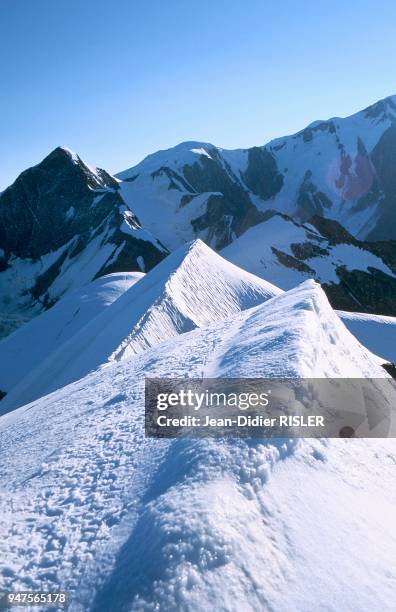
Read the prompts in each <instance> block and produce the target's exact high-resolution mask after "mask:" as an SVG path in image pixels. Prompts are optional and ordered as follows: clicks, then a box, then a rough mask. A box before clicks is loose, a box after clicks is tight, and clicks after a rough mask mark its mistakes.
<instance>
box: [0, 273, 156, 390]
mask: <svg viewBox="0 0 396 612" xmlns="http://www.w3.org/2000/svg"><path fill="white" fill-rule="evenodd" d="M143 276H144V274H142V273H141V272H123V273H114V274H108V275H106V276H102V277H101V278H98V279H96V280H95V281H92V282H91V283H88V284H87V285H85V286H84V287H83V288H82V289H78V290H76V291H74V292H72V293H70V294H69V295H67V296H66V297H64V298H63V299H61V300H60V301H59V302H58V303H57V304H55V306H54V307H53V308H51V309H50V310H48V311H47V312H44V313H42V314H41V315H39V316H38V317H36V318H34V319H32V320H31V321H29V322H28V323H26V324H25V325H23V326H22V327H21V328H20V329H18V330H17V331H16V332H14V333H13V334H11V335H10V336H8V337H7V338H5V339H4V340H3V341H2V342H0V362H1V364H2V365H1V370H0V389H1V390H2V391H3V392H7V393H8V392H9V391H10V390H11V389H12V388H13V387H14V386H15V385H16V384H17V383H18V382H19V381H21V380H22V379H23V378H24V377H25V376H26V375H27V374H28V373H29V372H30V370H31V369H32V368H35V367H37V364H39V363H41V362H42V361H43V360H44V359H46V358H48V357H49V356H50V354H51V353H52V352H53V351H54V350H55V349H57V348H59V347H60V346H61V345H62V344H63V343H64V342H66V341H67V340H69V339H70V338H71V337H72V336H74V335H75V334H76V333H77V332H78V331H80V329H82V328H83V327H84V326H85V325H87V323H89V322H90V321H92V319H94V318H95V317H96V316H98V315H99V314H100V313H101V312H103V310H104V309H105V308H106V307H108V306H109V305H110V304H112V303H113V302H114V301H115V300H116V299H117V298H118V297H119V296H120V295H122V293H124V292H125V291H126V290H127V289H129V288H130V287H131V286H132V285H134V284H135V283H136V282H137V281H138V280H140V279H141V278H142V277H143Z"/></svg>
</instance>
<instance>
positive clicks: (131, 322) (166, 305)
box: [0, 240, 282, 410]
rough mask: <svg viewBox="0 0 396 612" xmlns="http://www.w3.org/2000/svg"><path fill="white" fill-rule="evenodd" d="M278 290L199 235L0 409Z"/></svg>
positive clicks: (69, 343)
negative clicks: (239, 265) (197, 238)
mask: <svg viewBox="0 0 396 612" xmlns="http://www.w3.org/2000/svg"><path fill="white" fill-rule="evenodd" d="M280 293H282V291H281V290H280V289H278V288H277V287H275V286H274V285H271V284H270V283H267V282H266V281H264V280H262V279H260V278H257V277H255V276H253V275H252V274H250V273H248V272H245V271H244V270H241V269H240V268H238V267H236V266H235V265H233V264H232V263H230V262H228V261H226V260H225V259H223V258H222V257H221V256H220V255H218V254H216V253H215V252H214V251H212V250H211V249H210V248H209V247H208V246H207V245H205V244H204V243H203V242H202V241H201V240H195V241H193V242H191V243H189V244H187V245H183V246H182V247H180V249H178V250H177V251H175V252H174V253H172V254H171V255H169V256H168V257H167V258H166V259H165V260H164V261H162V262H161V263H160V264H159V265H158V266H156V267H155V268H154V269H153V270H151V271H150V272H149V273H148V274H146V276H144V277H143V278H142V279H141V280H140V281H139V282H138V283H136V284H135V285H134V286H132V287H131V288H130V289H128V290H127V291H125V292H124V293H123V295H121V296H120V297H119V298H118V299H117V300H116V301H115V302H113V304H111V306H109V307H108V308H106V309H105V310H104V311H103V312H101V313H100V314H99V315H98V316H96V317H95V318H93V320H91V321H90V322H89V323H88V324H87V325H85V326H84V327H83V328H82V329H81V330H80V331H79V332H78V333H76V334H75V335H73V337H71V338H70V339H69V340H67V341H65V342H63V343H62V344H61V345H60V346H59V347H57V349H56V350H53V351H51V352H50V354H49V355H48V356H47V357H46V359H44V361H43V362H42V363H40V364H39V365H38V366H37V367H36V368H35V369H33V370H31V372H30V373H29V374H28V375H27V376H26V377H25V379H24V380H22V381H21V382H20V384H19V385H18V386H17V387H16V388H15V389H14V390H13V391H11V392H10V394H9V395H7V397H6V398H5V399H4V400H3V401H2V403H1V408H2V410H8V409H10V408H14V407H15V406H20V405H22V404H25V403H27V402H28V401H31V400H33V399H36V398H37V397H40V396H41V395H44V394H46V393H49V392H50V391H53V390H54V389H57V388H59V387H61V386H64V385H65V384H68V383H70V382H72V381H73V380H76V379H78V378H81V377H82V376H84V375H85V374H87V373H88V372H89V371H91V370H93V369H95V368H97V367H98V366H101V365H103V364H105V363H107V362H109V361H114V360H120V359H125V358H126V357H128V356H131V355H133V354H136V353H139V352H141V351H144V350H146V349H148V348H149V347H151V346H154V345H155V344H158V343H160V342H164V341H165V340H168V339H169V338H173V337H175V336H177V335H178V334H182V333H185V332H187V331H190V330H192V329H194V328H196V327H205V326H207V325H209V324H210V323H212V322H214V321H219V320H221V319H225V318H227V317H230V316H231V315H233V314H235V313H237V312H240V311H241V310H246V309H248V308H251V307H252V306H255V305H257V304H260V303H262V302H264V301H266V300H268V299H270V298H272V297H273V296H275V295H279V294H280ZM38 341H39V339H38ZM0 351H1V345H0ZM0 354H1V352H0Z"/></svg>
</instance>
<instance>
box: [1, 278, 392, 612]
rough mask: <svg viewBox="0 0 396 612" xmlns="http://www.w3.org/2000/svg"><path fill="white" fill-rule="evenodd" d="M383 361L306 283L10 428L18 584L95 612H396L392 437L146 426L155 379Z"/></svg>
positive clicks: (36, 410) (337, 372) (26, 414)
mask: <svg viewBox="0 0 396 612" xmlns="http://www.w3.org/2000/svg"><path fill="white" fill-rule="evenodd" d="M146 278H147V277H146ZM379 363H380V360H379V359H378V358H377V357H376V356H374V355H372V354H371V353H370V352H369V351H368V350H367V349H365V348H364V347H362V346H361V345H360V344H359V343H358V341H357V340H356V339H355V338H354V337H353V336H352V335H351V334H350V333H349V332H348V331H347V329H346V328H345V326H344V325H343V324H342V322H341V321H340V319H339V318H338V317H337V315H336V314H335V313H334V312H333V311H332V309H331V308H330V306H329V304H328V302H327V299H326V297H325V295H324V293H323V292H322V290H321V289H320V287H319V286H318V285H317V284H315V283H313V282H307V283H304V284H303V285H301V286H300V287H297V288H296V289H295V290H292V291H289V292H287V293H284V294H282V295H279V296H276V297H274V298H273V299H271V300H269V301H267V302H265V303H264V304H261V305H259V306H256V307H254V308H252V309H249V310H246V311H244V312H240V313H237V314H234V315H233V316H232V317H230V318H228V319H227V320H225V321H221V322H217V323H214V324H212V325H210V326H209V327H207V328H205V329H196V330H194V331H191V332H189V333H186V334H183V335H180V336H178V337H177V338H173V339H171V340H169V341H167V342H164V343H162V344H160V345H158V346H154V347H152V348H150V349H148V350H146V351H145V352H142V353H140V354H138V355H135V356H134V357H132V358H131V359H128V360H122V361H120V362H114V363H113V364H112V365H110V366H108V367H106V368H101V369H99V370H97V371H96V372H94V373H91V374H89V375H88V376H87V377H85V378H83V379H81V380H79V381H77V382H75V383H73V384H71V385H69V386H68V387H65V388H63V389H60V390H59V391H57V392H55V393H54V394H52V395H50V396H48V397H45V398H42V399H41V400H39V401H37V402H35V403H33V404H30V405H29V406H25V407H22V408H19V409H18V410H16V411H14V412H12V413H10V414H8V415H5V416H3V417H1V418H0V438H1V439H0V491H1V493H0V529H1V532H0V536H3V537H0V571H1V575H2V586H3V587H4V589H11V588H12V589H13V590H15V589H29V590H56V589H57V587H59V585H60V584H61V585H62V588H63V589H65V590H70V591H71V592H72V594H73V600H72V604H71V607H70V610H72V611H81V612H82V611H84V612H85V611H88V610H96V611H100V612H102V611H103V612H105V611H106V612H107V611H108V610H113V611H120V612H121V610H136V611H139V612H140V611H142V610H167V611H176V610H188V611H197V612H201V611H202V612H203V611H204V610H205V611H206V610H209V609H216V610H227V612H229V611H230V612H233V611H235V612H236V611H237V610H238V611H239V610H244V611H245V610H246V611H257V610H276V611H280V612H286V611H289V610H296V611H297V612H305V611H306V610H318V609H326V610H329V611H331V612H332V611H334V612H339V610H346V609H348V610H356V611H358V610H359V611H360V610H372V611H378V612H379V611H380V610H388V611H390V610H392V609H393V603H394V584H395V578H396V576H395V571H394V563H393V561H394V556H395V546H396V542H395V536H394V530H393V522H394V517H393V516H394V513H393V508H394V504H395V502H396V492H395V488H394V486H393V478H394V466H395V463H396V449H395V445H394V442H393V441H392V440H381V441H380V440H371V441H368V440H333V441H325V440H322V441H321V440H316V441H309V440H300V441H296V440H294V441H293V440H272V441H271V440H237V439H235V440H233V439H229V440H227V441H226V440H209V439H207V440H196V441H193V440H185V439H184V440H183V439H177V440H168V441H165V440H154V439H148V438H145V437H144V430H143V425H144V406H143V402H144V388H143V380H144V377H145V376H163V377H182V376H186V375H187V376H191V377H194V376H201V375H202V374H203V375H205V376H231V377H243V376H247V377H251V376H262V377H271V376H278V377H282V376H292V377H293V376H294V377H298V376H331V377H338V376H345V377H348V376H350V377H354V376H356V377H357V376H360V377H365V376H387V375H386V373H385V371H384V370H383V369H382V368H381V367H380V365H379ZM49 424H50V427H49ZM5 459H6V460H5ZM373 551H375V554H373Z"/></svg>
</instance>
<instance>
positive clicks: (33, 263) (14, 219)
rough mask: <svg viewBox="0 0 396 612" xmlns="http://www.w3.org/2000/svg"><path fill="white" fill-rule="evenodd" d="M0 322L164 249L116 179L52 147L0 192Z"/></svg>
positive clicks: (142, 264) (146, 263)
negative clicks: (128, 203)
mask: <svg viewBox="0 0 396 612" xmlns="http://www.w3.org/2000/svg"><path fill="white" fill-rule="evenodd" d="M0 249H1V259H0V325H1V322H3V324H4V330H3V333H4V332H5V331H8V328H9V327H10V323H9V316H12V317H15V316H16V314H15V313H19V315H20V316H21V317H22V318H21V319H18V317H17V318H16V319H15V322H14V323H15V324H14V325H11V329H12V327H15V326H17V325H18V322H20V321H21V322H22V321H23V318H24V317H29V316H30V315H32V314H34V313H36V312H39V311H40V310H41V309H42V308H47V307H48V306H50V305H51V304H53V303H54V302H55V301H56V300H57V299H58V298H59V297H60V296H61V295H63V294H64V293H65V292H67V291H68V289H70V288H76V287H77V286H79V285H82V284H84V283H85V282H88V281H90V280H92V279H93V278H95V277H97V276H100V275H103V274H106V273H108V272H117V271H121V270H131V271H132V270H141V269H144V270H148V269H150V268H152V267H153V266H154V265H155V264H156V263H158V262H159V261H160V260H161V259H162V258H163V257H164V256H165V255H166V253H167V251H166V249H165V248H164V247H163V246H162V245H161V244H160V243H159V242H158V241H157V240H156V239H155V238H154V237H152V236H151V235H150V233H149V232H145V231H144V230H143V229H142V228H141V226H140V223H139V220H138V218H137V217H136V215H134V213H133V212H132V211H131V210H130V209H129V208H128V207H127V206H126V204H125V202H124V201H123V200H122V198H121V196H120V194H119V186H118V181H117V180H116V179H115V178H114V177H112V176H110V175H109V174H108V173H107V172H106V171H105V170H101V169H98V168H90V167H89V166H88V165H87V164H85V163H84V162H83V161H82V160H81V159H80V158H79V157H78V156H77V155H76V154H74V153H72V152H71V151H69V150H67V149H64V148H61V147H58V148H57V149H55V150H54V151H53V152H52V153H50V155H48V156H47V157H46V158H45V159H44V160H43V161H42V162H41V163H40V164H38V165H37V166H34V167H33V168H29V169H28V170H25V171H24V172H23V173H22V174H21V175H20V176H19V177H18V178H17V179H16V181H15V182H14V184H13V185H11V186H10V187H8V189H6V190H5V191H4V192H3V193H2V194H1V195H0Z"/></svg>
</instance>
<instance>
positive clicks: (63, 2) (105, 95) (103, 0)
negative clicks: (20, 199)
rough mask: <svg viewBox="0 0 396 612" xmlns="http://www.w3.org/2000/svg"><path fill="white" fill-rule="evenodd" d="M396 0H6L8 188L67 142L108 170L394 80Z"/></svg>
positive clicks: (1, 50)
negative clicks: (190, 141) (30, 167)
mask: <svg viewBox="0 0 396 612" xmlns="http://www.w3.org/2000/svg"><path fill="white" fill-rule="evenodd" d="M395 23H396V3H395V2H394V1H387V0H376V1H372V0H370V1H369V0H348V2H346V1H345V0H342V1H340V0H332V1H331V2H324V1H323V2H322V1H321V0H315V1H311V0H300V1H298V0H283V1H282V0H278V1H275V0H271V1H270V0H195V1H194V0H0V58H1V59H0V84H1V85H0V87H1V91H0V111H1V114H0V118H1V119H0V147H1V148H0V189H1V188H4V187H5V186H6V185H7V184H9V183H10V182H11V181H12V180H14V179H15V177H16V176H17V175H18V174H19V172H20V171H22V170H23V169H24V168H26V167H28V166H29V165H32V164H34V163H37V162H38V161H40V160H41V159H42V158H43V157H44V156H45V155H46V154H47V153H48V152H49V151H50V150H52V149H53V148H54V147H55V146H57V145H58V144H65V145H67V146H69V147H70V148H72V149H74V150H75V151H77V152H78V153H79V154H80V155H81V156H82V157H83V158H85V159H86V160H87V161H90V162H91V163H92V164H95V165H99V166H102V167H105V168H106V169H108V170H109V171H111V172H116V171H119V170H123V169H125V168H127V167H129V166H131V165H133V164H135V163H137V162H138V161H140V160H141V159H142V158H143V157H144V156H145V155H147V154H148V153H151V152H153V151H155V150H157V149H161V148H168V147H170V146H173V145H175V144H177V143H178V142H180V141H182V140H204V141H209V142H213V143H214V144H217V145H219V146H222V147H226V148H235V147H248V146H252V145H255V144H256V145H259V144H264V143H265V142H267V141H268V140H270V139H271V138H274V137H276V136H281V135H284V134H287V133H292V132H295V131H297V130H298V129H301V128H302V127H304V125H306V124H307V123H310V122H311V121H313V120H315V119H320V118H328V117H331V116H334V115H339V116H345V115H348V114H351V113H353V112H354V111H357V110H360V109H361V108H363V107H365V106H367V105H369V104H370V103H372V102H374V101H376V100H377V99H379V98H382V97H385V96H387V95H390V94H394V93H396V77H395V66H394V64H395V58H396V35H395Z"/></svg>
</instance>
